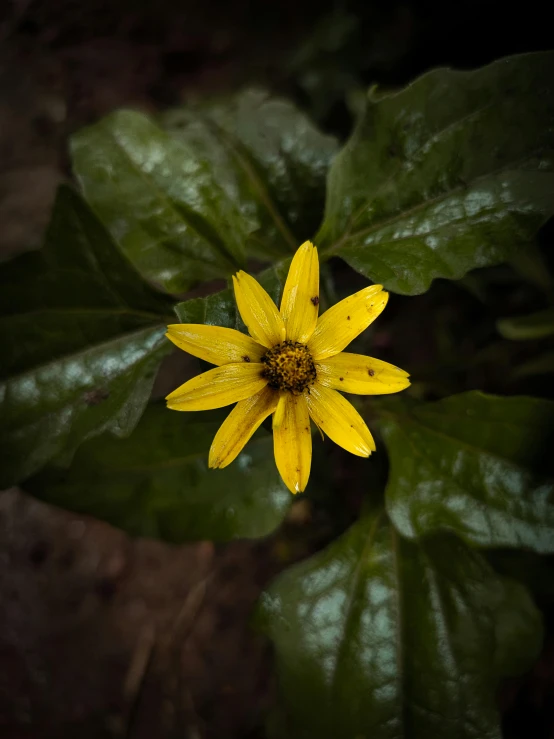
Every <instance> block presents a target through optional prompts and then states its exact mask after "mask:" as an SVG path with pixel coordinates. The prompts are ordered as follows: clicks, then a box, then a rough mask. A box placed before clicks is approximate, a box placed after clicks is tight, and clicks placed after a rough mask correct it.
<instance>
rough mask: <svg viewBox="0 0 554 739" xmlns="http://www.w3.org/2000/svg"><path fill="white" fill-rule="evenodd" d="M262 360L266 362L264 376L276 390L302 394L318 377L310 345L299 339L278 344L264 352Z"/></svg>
mask: <svg viewBox="0 0 554 739" xmlns="http://www.w3.org/2000/svg"><path fill="white" fill-rule="evenodd" d="M261 361H262V362H263V363H264V364H265V369H264V371H263V372H262V376H263V377H265V378H266V379H267V384H268V385H269V387H272V388H275V390H288V391H289V392H291V393H293V395H300V393H301V392H302V391H303V390H305V388H307V387H308V385H310V384H311V383H312V382H314V381H315V379H316V377H317V373H316V369H315V365H314V360H313V359H312V355H311V354H310V352H309V351H308V347H307V346H306V345H305V344H300V343H299V342H297V341H283V343H282V344H277V345H276V346H274V347H272V348H271V349H269V351H267V352H266V354H264V356H263V357H262V360H261Z"/></svg>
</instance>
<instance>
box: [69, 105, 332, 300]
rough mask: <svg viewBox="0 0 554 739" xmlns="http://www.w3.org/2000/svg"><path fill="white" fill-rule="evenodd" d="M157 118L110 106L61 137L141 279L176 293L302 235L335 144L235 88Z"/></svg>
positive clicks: (294, 114)
mask: <svg viewBox="0 0 554 739" xmlns="http://www.w3.org/2000/svg"><path fill="white" fill-rule="evenodd" d="M163 124H164V125H165V126H166V130H164V129H162V128H160V127H158V126H157V125H156V124H155V123H154V122H153V121H152V120H150V119H149V118H148V117H146V116H145V115H142V114H140V113H136V112H132V111H118V112H116V113H113V114H111V115H109V116H107V117H106V118H104V119H103V120H101V121H100V122H99V123H96V124H95V125H93V126H90V127H88V128H86V129H84V130H82V131H79V132H78V133H77V134H76V135H75V136H74V137H73V141H72V156H73V166H74V170H75V173H76V175H77V176H78V178H79V180H80V182H81V185H82V187H83V190H84V193H85V197H86V198H87V200H88V201H89V203H90V204H91V205H92V206H93V208H94V209H95V210H96V212H97V213H98V214H99V216H100V217H101V219H102V220H103V221H104V223H105V224H106V225H107V227H108V229H109V230H110V231H111V233H112V235H113V236H114V237H115V239H116V240H117V241H118V243H119V244H120V245H121V248H122V249H123V250H124V252H125V253H126V254H127V256H128V257H129V258H130V259H131V260H132V261H133V263H134V264H135V265H136V267H137V268H138V269H139V270H140V271H141V272H142V273H143V274H144V275H146V276H147V277H149V278H152V279H154V280H157V281H159V282H160V283H161V284H162V285H164V287H165V288H166V289H167V290H169V291H171V292H181V291H184V290H186V289H187V288H188V287H190V286H191V285H192V284H193V283H195V282H198V281H201V280H207V279H212V278H216V277H224V276H229V275H230V274H232V273H233V272H235V271H236V270H237V269H238V268H240V267H243V266H245V261H246V253H247V250H248V252H250V253H252V252H254V253H255V254H257V255H258V256H261V257H262V258H263V259H265V260H269V259H270V258H274V257H275V256H276V255H284V254H292V253H293V251H294V250H295V248H296V247H297V246H299V245H300V244H301V243H302V240H303V238H304V237H305V236H310V235H311V234H312V233H313V230H314V229H315V228H316V227H317V223H318V221H319V219H320V216H321V211H322V209H323V200H324V191H325V176H326V173H327V168H328V164H329V161H330V158H331V156H332V155H333V154H334V152H335V148H336V144H335V141H334V139H333V138H331V137H328V136H324V135H322V134H321V133H319V132H318V131H317V130H316V129H315V127H314V126H313V125H312V124H311V123H309V121H308V120H307V119H306V118H305V117H304V116H303V115H302V114H300V113H299V112H298V111H297V110H296V109H295V108H294V106H292V105H291V104H290V103H287V102H284V101H279V100H272V99H270V98H267V96H266V95H265V94H263V93H255V92H246V93H244V94H242V95H239V96H238V97H237V98H236V99H234V100H231V101H229V102H226V103H224V104H221V105H217V104H214V105H211V106H202V107H200V106H196V107H195V106H191V107H189V108H186V109H181V110H177V111H172V112H171V113H170V114H167V115H166V116H165V117H164V119H163Z"/></svg>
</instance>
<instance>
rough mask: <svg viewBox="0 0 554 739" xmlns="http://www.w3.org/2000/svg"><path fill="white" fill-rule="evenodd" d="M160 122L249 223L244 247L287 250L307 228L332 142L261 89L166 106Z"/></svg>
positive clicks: (311, 226) (321, 194) (316, 215)
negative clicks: (208, 169) (206, 166)
mask: <svg viewBox="0 0 554 739" xmlns="http://www.w3.org/2000/svg"><path fill="white" fill-rule="evenodd" d="M162 124H163V125H164V127H165V128H166V129H167V130H168V131H169V132H170V133H171V134H172V135H173V136H174V137H175V138H177V139H178V140H179V141H182V142H183V143H184V144H185V145H187V146H188V147H190V148H192V149H194V151H195V152H197V154H198V155H199V156H201V157H202V158H203V159H205V160H206V161H207V162H209V166H210V167H211V168H212V171H213V172H214V173H216V175H217V181H218V183H219V185H221V187H222V188H223V189H224V191H225V192H226V193H227V195H228V196H229V198H230V199H232V200H233V201H236V202H237V203H238V204H239V207H240V210H241V213H242V214H243V215H244V217H245V218H246V219H248V221H249V222H250V224H251V229H250V231H249V234H248V237H247V240H246V249H247V251H248V253H250V254H255V255H258V256H259V257H260V258H262V259H265V260H267V258H268V257H279V256H282V255H287V254H288V255H290V254H292V253H294V251H295V250H296V249H297V248H298V247H299V246H300V244H301V243H302V242H303V241H305V240H306V239H309V238H311V237H312V236H313V234H314V233H315V231H316V229H317V227H318V226H319V224H320V222H321V215H322V212H323V206H324V202H325V181H326V176H327V171H328V169H329V163H330V161H331V159H332V157H333V156H334V155H335V153H336V151H337V141H336V139H335V138H334V137H332V136H327V135H323V134H322V133H321V132H320V131H318V129H317V128H316V127H315V126H314V124H313V123H311V122H310V120H309V119H308V117H307V116H305V115H304V114H303V113H301V112H300V111H299V110H298V109H297V108H295V107H294V105H292V104H291V103H290V102H288V101H286V100H282V99H278V98H271V97H269V96H268V95H267V93H265V92H263V91H261V90H245V91H244V92H242V93H240V94H238V95H235V96H234V97H232V98H229V99H226V100H220V101H217V100H216V101H215V102H208V103H203V104H201V105H191V106H187V107H183V108H179V109H175V110H170V111H169V112H168V113H166V114H165V115H164V116H163V117H162Z"/></svg>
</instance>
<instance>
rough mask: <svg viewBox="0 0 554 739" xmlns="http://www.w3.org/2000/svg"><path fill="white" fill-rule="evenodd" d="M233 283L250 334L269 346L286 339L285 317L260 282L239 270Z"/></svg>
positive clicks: (239, 307)
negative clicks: (282, 316) (283, 317)
mask: <svg viewBox="0 0 554 739" xmlns="http://www.w3.org/2000/svg"><path fill="white" fill-rule="evenodd" d="M233 285H234V288H235V298H236V301H237V306H238V309H239V312H240V314H241V316H242V320H243V321H244V323H245V324H246V326H247V328H248V332H249V333H250V336H252V338H253V339H255V340H256V341H257V342H258V343H259V344H262V345H263V346H266V347H268V348H269V347H272V346H275V344H280V343H281V342H282V341H284V339H285V324H284V323H283V319H282V318H281V316H280V314H279V311H278V310H277V306H276V305H275V303H274V302H273V300H272V299H271V298H270V297H269V295H268V294H267V293H266V291H265V290H264V289H263V287H262V286H261V285H260V283H259V282H258V281H257V280H255V279H254V278H253V277H251V276H250V275H248V274H246V272H238V273H237V274H236V275H235V276H234V277H233Z"/></svg>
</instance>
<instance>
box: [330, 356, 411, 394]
mask: <svg viewBox="0 0 554 739" xmlns="http://www.w3.org/2000/svg"><path fill="white" fill-rule="evenodd" d="M316 369H317V380H318V382H320V383H321V384H322V385H325V387H332V388H334V389H335V390H342V391H343V392H345V393H356V394H357V395H387V394H388V393H398V392H399V391H400V390H404V389H405V388H407V387H408V386H409V384H410V381H409V379H408V377H409V375H408V373H407V372H404V370H401V369H400V368H399V367H395V366H394V364H389V363H388V362H382V361H381V360H380V359H373V357H365V356H364V355H363V354H348V353H347V352H341V353H340V354H335V356H334V357H329V359H324V360H322V361H319V362H316Z"/></svg>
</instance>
